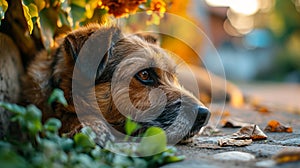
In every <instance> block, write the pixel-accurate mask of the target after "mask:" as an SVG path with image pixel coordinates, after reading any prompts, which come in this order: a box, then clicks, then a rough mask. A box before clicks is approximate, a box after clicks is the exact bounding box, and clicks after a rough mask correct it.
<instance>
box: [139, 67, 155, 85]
mask: <svg viewBox="0 0 300 168" xmlns="http://www.w3.org/2000/svg"><path fill="white" fill-rule="evenodd" d="M135 76H136V78H137V79H138V80H139V81H140V82H141V83H143V84H145V85H154V84H155V80H154V79H153V76H154V74H152V72H150V70H149V69H144V70H141V71H140V72H138V73H137V74H136V75H135Z"/></svg>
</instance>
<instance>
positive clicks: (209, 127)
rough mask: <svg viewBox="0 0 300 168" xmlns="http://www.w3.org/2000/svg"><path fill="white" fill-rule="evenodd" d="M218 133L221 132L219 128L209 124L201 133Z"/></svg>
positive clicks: (205, 134)
mask: <svg viewBox="0 0 300 168" xmlns="http://www.w3.org/2000/svg"><path fill="white" fill-rule="evenodd" d="M217 133H220V130H219V129H217V128H213V127H212V126H210V125H207V126H205V127H202V128H201V130H200V132H199V135H203V136H211V135H213V134H217Z"/></svg>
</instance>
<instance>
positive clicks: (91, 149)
mask: <svg viewBox="0 0 300 168" xmlns="http://www.w3.org/2000/svg"><path fill="white" fill-rule="evenodd" d="M61 93H63V92H62V91H61V90H55V91H54V92H53V94H52V96H53V97H55V98H53V97H50V98H51V100H49V103H52V102H54V101H57V100H60V99H63V98H62V97H63V94H61ZM58 102H64V101H58ZM0 107H3V108H4V109H6V110H8V111H10V112H11V113H12V114H13V117H12V121H15V122H16V123H17V124H18V125H19V126H20V128H21V131H20V132H18V136H22V137H28V139H25V140H24V139H22V138H20V139H16V138H11V137H10V136H7V137H6V138H5V139H2V140H0V165H1V167H91V168H94V167H153V166H156V167H157V166H159V165H163V164H166V163H171V162H177V161H181V160H183V159H184V157H183V156H177V155H176V153H177V151H176V149H175V148H174V147H167V143H166V135H165V133H164V131H163V130H162V129H160V128H156V127H150V128H149V129H148V130H147V131H146V132H145V135H144V137H143V138H142V140H141V143H140V145H136V146H135V147H134V148H130V147H128V145H127V146H126V145H124V144H111V146H112V147H114V148H116V149H117V151H119V152H120V153H123V154H117V153H113V152H111V151H109V150H107V149H102V148H100V147H99V146H98V145H96V143H95V142H94V139H95V138H96V134H95V133H94V132H93V131H92V129H91V128H89V127H85V128H83V129H82V130H81V132H80V133H77V134H76V135H75V136H74V137H73V138H68V137H65V136H60V135H59V134H58V130H59V128H60V127H61V122H60V121H59V120H58V119H55V118H50V119H49V120H47V121H46V122H45V123H44V124H42V122H41V116H42V113H41V111H40V110H39V109H38V108H37V107H35V106H34V105H29V106H27V107H22V106H19V105H16V104H10V103H4V102H0ZM127 123H128V124H129V126H128V125H127V124H126V125H127V126H126V128H127V132H128V133H132V132H133V131H135V130H137V129H138V128H139V126H138V124H136V123H134V122H132V121H129V120H128V121H127ZM11 134H12V133H11ZM147 150H149V151H147ZM114 151H115V150H114ZM150 152H154V153H157V154H154V153H150ZM145 154H154V155H151V156H145Z"/></svg>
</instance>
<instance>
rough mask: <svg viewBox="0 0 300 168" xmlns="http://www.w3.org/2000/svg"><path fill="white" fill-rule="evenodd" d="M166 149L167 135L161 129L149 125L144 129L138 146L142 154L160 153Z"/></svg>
mask: <svg viewBox="0 0 300 168" xmlns="http://www.w3.org/2000/svg"><path fill="white" fill-rule="evenodd" d="M166 149H167V136H166V134H165V132H164V130H163V129H161V128H159V127H150V128H148V129H147V130H146V132H145V134H144V136H143V138H142V140H141V142H140V144H139V147H138V152H139V153H140V154H142V155H143V156H150V155H154V154H158V153H161V152H163V151H165V150H166Z"/></svg>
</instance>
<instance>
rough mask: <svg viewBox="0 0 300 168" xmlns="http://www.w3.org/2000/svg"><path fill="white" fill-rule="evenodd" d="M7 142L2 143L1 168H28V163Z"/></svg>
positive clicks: (0, 145) (0, 143) (0, 152)
mask: <svg viewBox="0 0 300 168" xmlns="http://www.w3.org/2000/svg"><path fill="white" fill-rule="evenodd" d="M12 149H13V148H12V147H11V145H10V144H9V143H7V142H1V141H0V163H1V167H20V168H23V167H24V168H26V167H27V166H26V165H27V164H26V161H25V160H24V159H23V158H22V157H20V156H19V155H18V154H17V153H16V152H15V151H13V150H12Z"/></svg>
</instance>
